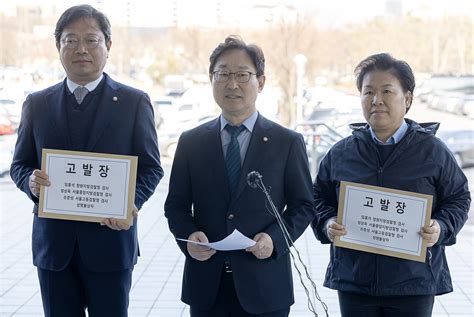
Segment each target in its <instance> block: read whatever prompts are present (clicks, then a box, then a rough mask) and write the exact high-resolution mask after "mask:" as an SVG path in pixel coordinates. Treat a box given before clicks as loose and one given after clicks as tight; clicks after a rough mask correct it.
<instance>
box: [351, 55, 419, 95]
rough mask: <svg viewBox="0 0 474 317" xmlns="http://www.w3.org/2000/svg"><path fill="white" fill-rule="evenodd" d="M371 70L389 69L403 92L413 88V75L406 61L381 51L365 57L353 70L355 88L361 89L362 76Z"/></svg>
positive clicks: (411, 90) (410, 90)
mask: <svg viewBox="0 0 474 317" xmlns="http://www.w3.org/2000/svg"><path fill="white" fill-rule="evenodd" d="M373 70H387V71H390V72H391V73H392V74H393V75H394V76H395V77H397V79H398V80H399V81H400V84H401V85H402V88H403V91H404V92H407V91H409V92H411V93H412V95H413V91H414V90H415V75H413V71H412V69H411V67H410V65H408V63H407V62H405V61H402V60H398V59H395V58H393V57H392V56H391V55H390V54H387V53H381V54H375V55H371V56H369V57H367V58H366V59H364V60H363V61H361V62H360V63H359V65H357V67H356V68H355V70H354V74H355V75H356V81H357V89H358V90H359V92H360V91H362V82H363V81H364V76H365V75H366V74H367V73H369V72H371V71H373Z"/></svg>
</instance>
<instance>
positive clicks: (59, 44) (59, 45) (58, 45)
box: [56, 42, 61, 52]
mask: <svg viewBox="0 0 474 317" xmlns="http://www.w3.org/2000/svg"><path fill="white" fill-rule="evenodd" d="M56 48H57V49H58V52H59V51H60V50H61V43H59V42H56Z"/></svg>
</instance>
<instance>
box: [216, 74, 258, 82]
mask: <svg viewBox="0 0 474 317" xmlns="http://www.w3.org/2000/svg"><path fill="white" fill-rule="evenodd" d="M212 75H213V76H214V80H215V81H216V82H218V83H226V82H228V81H229V79H230V76H234V79H235V81H236V82H238V83H246V82H248V81H249V80H250V77H251V76H252V75H256V74H254V73H251V72H246V71H240V72H235V73H231V72H225V71H216V72H213V73H212Z"/></svg>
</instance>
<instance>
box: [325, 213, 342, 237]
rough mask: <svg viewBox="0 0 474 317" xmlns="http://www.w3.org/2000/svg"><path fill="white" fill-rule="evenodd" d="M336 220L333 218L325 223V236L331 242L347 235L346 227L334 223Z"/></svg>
mask: <svg viewBox="0 0 474 317" xmlns="http://www.w3.org/2000/svg"><path fill="white" fill-rule="evenodd" d="M336 220H337V218H336V217H333V218H331V219H329V220H328V221H327V222H326V235H327V236H328V239H329V240H331V242H334V238H335V237H336V236H345V235H346V234H347V230H346V227H344V226H343V225H340V224H338V223H337V222H336Z"/></svg>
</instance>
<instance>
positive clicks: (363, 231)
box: [334, 181, 432, 262]
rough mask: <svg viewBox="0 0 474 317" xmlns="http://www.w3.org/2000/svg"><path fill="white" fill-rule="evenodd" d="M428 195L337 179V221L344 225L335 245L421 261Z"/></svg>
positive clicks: (424, 244) (422, 258) (429, 212)
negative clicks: (343, 231) (339, 186)
mask: <svg viewBox="0 0 474 317" xmlns="http://www.w3.org/2000/svg"><path fill="white" fill-rule="evenodd" d="M431 204H432V196H430V195H423V194H418V193H412V192H407V191H401V190H394V189H390V188H383V187H377V186H369V185H364V184H357V183H349V182H344V181H343V182H341V190H340V196H339V210H338V223H341V224H342V225H344V226H345V227H346V229H347V234H346V235H345V236H341V237H338V238H337V239H336V240H335V243H334V244H335V245H337V246H342V247H346V248H351V249H356V250H361V251H367V252H373V253H378V254H384V255H389V256H395V257H400V258H405V259H411V260H416V261H422V262H424V261H425V255H426V241H424V240H423V239H422V237H421V236H420V235H419V231H420V230H421V227H423V226H425V225H428V224H429V220H430V216H431Z"/></svg>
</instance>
